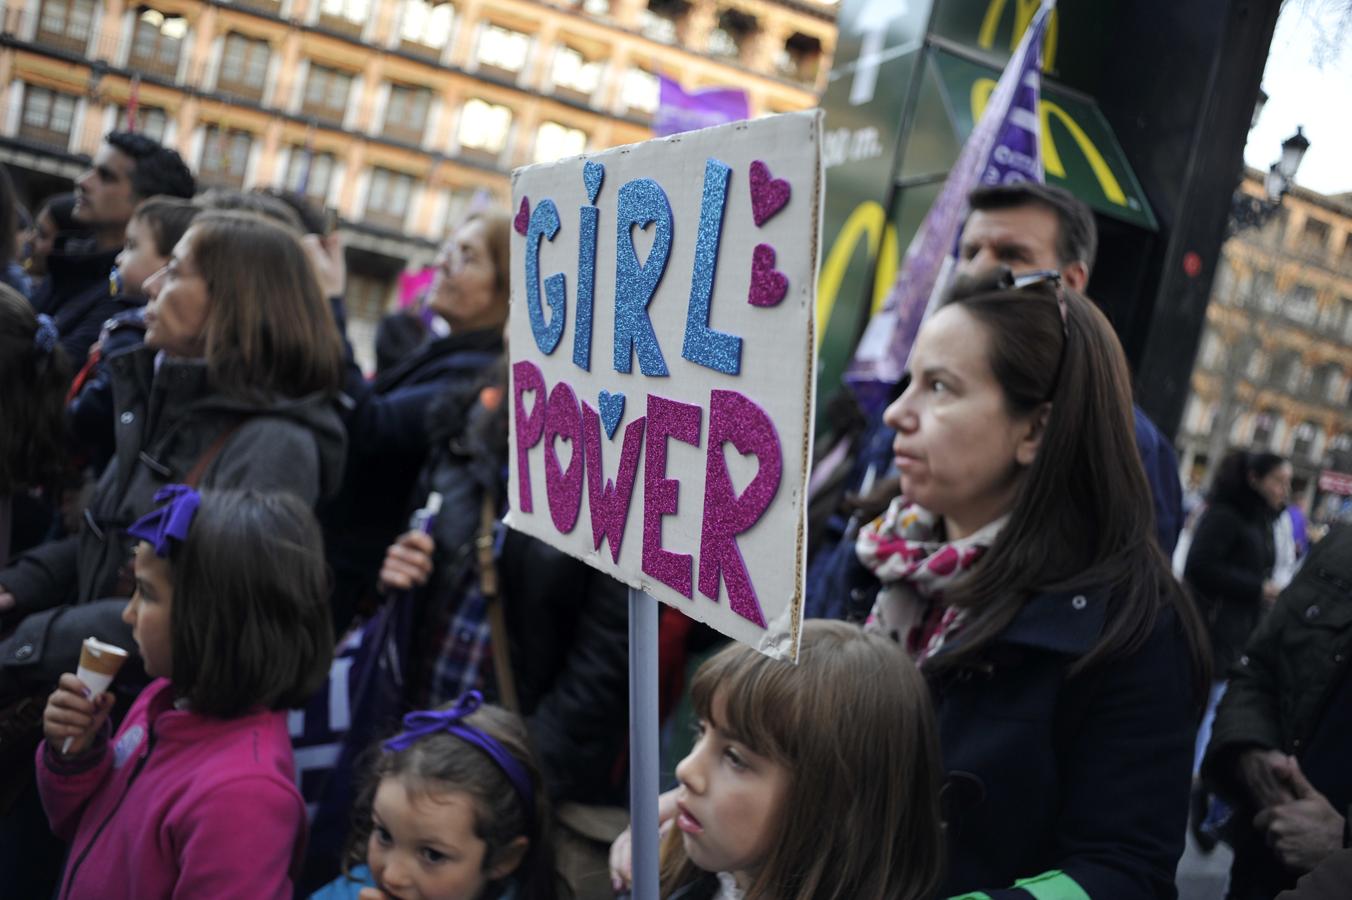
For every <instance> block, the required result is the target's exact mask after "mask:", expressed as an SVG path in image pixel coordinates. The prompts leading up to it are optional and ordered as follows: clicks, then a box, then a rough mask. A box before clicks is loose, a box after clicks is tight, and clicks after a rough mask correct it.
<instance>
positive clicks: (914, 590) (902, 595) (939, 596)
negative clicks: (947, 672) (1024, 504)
mask: <svg viewBox="0 0 1352 900" xmlns="http://www.w3.org/2000/svg"><path fill="white" fill-rule="evenodd" d="M1007 519H1008V516H1002V517H1001V518H999V519H996V520H995V521H994V522H991V523H990V524H988V525H986V526H985V527H983V528H981V529H980V530H978V531H976V532H975V533H973V534H970V535H968V536H967V537H965V538H960V539H959V540H956V541H944V540H941V539H940V537H939V535H940V533H941V531H942V525H943V522H942V520H941V519H940V518H939V517H938V516H936V515H934V513H931V512H930V511H928V510H926V509H923V508H921V507H919V506H917V505H915V504H914V503H908V502H907V501H906V500H905V499H904V498H902V497H898V498H897V499H896V500H893V501H892V505H891V506H889V507H888V508H887V512H885V513H883V515H882V516H881V517H879V518H877V519H874V520H873V521H872V522H870V523H869V524H867V525H865V526H864V527H863V528H861V529H860V531H859V539H858V541H857V542H856V543H855V553H856V554H857V555H858V557H859V561H860V562H861V563H863V565H864V567H865V568H867V569H868V570H869V571H871V572H872V573H873V574H874V575H875V576H877V578H878V580H880V581H881V582H882V583H883V589H882V591H880V592H879V594H878V602H877V603H876V604H875V605H874V607H873V616H872V619H873V621H874V622H875V624H876V625H877V626H878V627H880V628H881V629H882V630H883V631H884V632H886V633H889V634H891V636H892V638H893V639H894V640H897V641H899V642H902V644H903V646H905V647H906V650H907V651H908V652H909V653H910V654H911V655H912V656H913V657H915V658H916V660H917V661H919V662H924V661H925V660H927V659H929V658H930V657H932V656H934V655H935V654H936V653H938V652H939V650H940V649H941V648H942V647H943V646H944V644H945V643H946V642H947V641H948V640H949V639H951V638H952V637H953V636H954V635H956V634H957V633H958V632H959V631H961V630H962V627H963V625H964V624H965V623H966V621H967V610H965V609H959V608H958V607H955V606H948V605H947V604H945V603H944V599H943V598H944V591H945V590H946V589H947V588H948V586H949V585H951V584H952V583H953V582H954V581H956V580H957V579H959V578H961V577H962V576H964V575H966V574H967V573H968V572H969V571H971V569H972V566H974V565H976V562H977V560H979V559H980V558H981V557H982V556H983V555H984V554H985V552H986V551H987V550H988V549H989V548H990V545H991V544H992V543H994V542H995V537H996V535H998V534H999V533H1000V529H1001V528H1002V527H1004V524H1005V522H1006V521H1007Z"/></svg>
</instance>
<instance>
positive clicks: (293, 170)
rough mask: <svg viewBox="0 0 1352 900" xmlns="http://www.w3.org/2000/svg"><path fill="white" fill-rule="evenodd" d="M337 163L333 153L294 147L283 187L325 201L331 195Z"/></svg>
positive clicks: (312, 198)
mask: <svg viewBox="0 0 1352 900" xmlns="http://www.w3.org/2000/svg"><path fill="white" fill-rule="evenodd" d="M337 164H338V161H337V160H336V159H335V158H334V155H333V154H332V153H315V152H314V151H313V150H307V149H306V148H304V147H292V148H291V158H290V159H289V160H288V161H287V164H286V180H285V181H284V182H283V183H282V187H283V188H284V189H286V190H288V191H295V192H296V193H297V194H300V195H302V196H305V197H309V198H310V199H311V200H317V201H319V202H320V203H323V202H324V201H325V200H326V199H327V198H328V196H329V188H330V187H331V186H332V184H333V170H334V167H335V166H337Z"/></svg>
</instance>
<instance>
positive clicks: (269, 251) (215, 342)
mask: <svg viewBox="0 0 1352 900" xmlns="http://www.w3.org/2000/svg"><path fill="white" fill-rule="evenodd" d="M188 235H189V237H190V239H191V252H192V257H193V262H194V264H195V266H196V268H197V270H198V271H199V272H200V273H201V275H202V278H203V280H204V281H205V282H206V289H207V290H206V293H207V321H206V328H205V340H206V359H207V369H208V372H209V374H210V377H211V381H212V384H213V386H214V387H215V388H216V390H219V391H220V392H221V393H223V394H227V395H231V396H237V397H241V398H244V399H248V400H256V399H259V398H260V397H265V396H267V395H269V394H280V395H282V396H286V397H302V396H305V395H307V394H313V393H321V392H322V393H330V394H332V393H336V392H337V391H338V387H339V384H340V383H341V382H340V379H341V372H342V352H343V351H342V344H341V342H340V339H339V336H338V327H337V325H335V324H334V320H333V311H332V310H331V309H330V308H329V304H328V303H327V301H325V299H324V297H323V295H322V292H321V291H320V288H319V282H318V281H317V280H316V279H315V274H314V269H313V268H312V267H311V265H310V260H309V258H308V257H307V256H306V255H305V251H304V249H302V247H301V245H300V241H299V240H298V238H297V236H296V234H295V232H293V231H291V230H289V229H286V228H283V227H282V226H281V225H278V224H275V223H273V222H270V221H268V220H267V219H263V218H260V217H258V216H255V215H250V214H248V213H237V212H208V213H202V214H201V215H199V216H198V217H197V218H196V219H195V220H194V221H193V223H192V227H191V228H190V229H188Z"/></svg>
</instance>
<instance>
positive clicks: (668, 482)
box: [643, 394, 701, 597]
mask: <svg viewBox="0 0 1352 900" xmlns="http://www.w3.org/2000/svg"><path fill="white" fill-rule="evenodd" d="M700 416H701V410H700V408H699V407H698V406H693V405H691V404H689V403H681V402H679V401H677V400H668V399H666V398H665V397H659V396H657V395H656V394H649V395H648V449H647V452H646V453H645V454H644V457H643V571H644V572H646V573H647V574H649V575H651V576H652V577H654V578H656V579H657V580H658V581H660V582H662V583H663V584H665V585H666V586H667V587H669V588H671V589H672V590H673V591H678V592H680V593H681V594H684V595H685V596H687V597H689V596H691V584H690V580H691V579H690V568H691V565H690V554H688V553H672V552H671V551H669V550H664V549H662V517H663V516H670V515H675V514H676V508H677V501H678V500H679V496H680V494H679V492H680V486H681V485H680V482H679V481H676V480H675V479H673V478H667V477H666V475H667V438H668V437H671V438H675V439H676V440H678V441H683V442H685V443H687V444H691V445H693V446H696V447H698V446H699V431H700Z"/></svg>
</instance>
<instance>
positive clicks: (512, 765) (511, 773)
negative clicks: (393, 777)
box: [381, 691, 535, 821]
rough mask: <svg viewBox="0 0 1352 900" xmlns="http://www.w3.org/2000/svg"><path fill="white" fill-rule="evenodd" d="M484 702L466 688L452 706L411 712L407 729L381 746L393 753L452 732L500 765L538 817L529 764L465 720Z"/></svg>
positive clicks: (528, 810)
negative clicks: (426, 738)
mask: <svg viewBox="0 0 1352 900" xmlns="http://www.w3.org/2000/svg"><path fill="white" fill-rule="evenodd" d="M483 702H484V698H483V695H482V694H480V693H479V692H478V691H466V692H465V693H464V694H463V695H461V697H460V699H459V700H457V701H455V705H454V706H452V707H451V708H450V709H425V710H419V711H417V712H411V713H409V714H408V715H406V716H404V730H403V731H402V732H400V733H399V734H397V735H395V736H394V737H392V738H390V739H389V740H388V741H385V742H384V744H382V745H381V746H383V747H384V748H385V749H386V750H388V751H390V752H396V751H399V750H407V749H408V748H409V747H412V746H413V745H414V744H416V743H417V742H418V741H420V740H421V739H423V738H425V737H427V736H429V735H433V734H437V733H439V732H443V731H444V732H447V733H448V734H453V735H455V736H456V737H458V738H460V739H461V740H463V741H467V742H469V743H471V744H473V745H474V746H476V747H478V748H479V749H480V750H482V751H483V752H485V753H487V754H488V755H489V757H490V758H491V759H492V760H493V762H495V763H496V764H497V766H498V768H499V769H501V770H502V774H504V775H506V776H507V780H508V781H510V782H511V783H512V787H514V788H515V789H516V794H517V797H518V798H519V799H520V800H521V806H522V809H523V810H525V813H526V818H527V820H530V821H533V820H534V818H535V790H534V789H533V788H532V786H531V777H530V774H529V773H528V772H527V771H526V767H525V766H523V765H522V764H521V761H520V760H518V759H517V758H516V757H515V756H513V755H512V754H511V753H509V752H508V751H507V748H506V747H503V746H502V744H500V743H498V742H497V740H495V739H494V738H493V736H492V735H490V734H487V733H485V732H483V731H480V730H479V729H478V728H475V727H474V726H473V725H470V724H469V723H467V722H465V721H464V719H465V717H466V716H468V715H470V714H471V713H473V712H474V711H475V710H477V709H478V708H479V707H480V706H482V705H483Z"/></svg>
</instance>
